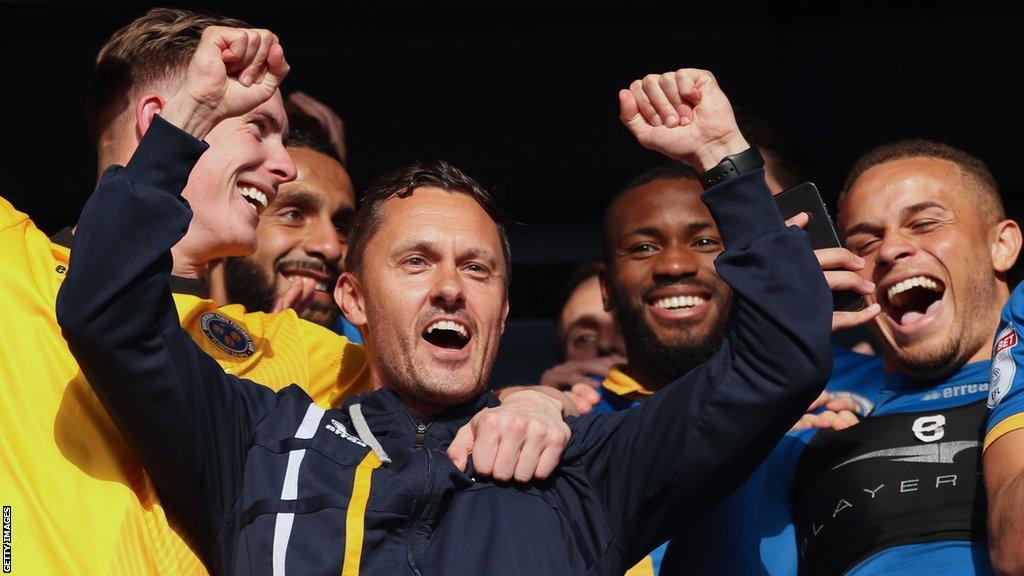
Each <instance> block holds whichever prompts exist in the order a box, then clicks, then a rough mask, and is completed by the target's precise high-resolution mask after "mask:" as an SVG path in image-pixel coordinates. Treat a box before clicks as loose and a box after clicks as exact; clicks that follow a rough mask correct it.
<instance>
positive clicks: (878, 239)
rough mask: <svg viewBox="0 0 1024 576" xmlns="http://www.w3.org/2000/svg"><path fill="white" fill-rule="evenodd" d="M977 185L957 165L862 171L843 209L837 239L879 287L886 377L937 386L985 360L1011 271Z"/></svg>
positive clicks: (908, 162) (906, 162) (895, 164)
mask: <svg viewBox="0 0 1024 576" xmlns="http://www.w3.org/2000/svg"><path fill="white" fill-rule="evenodd" d="M971 185H972V184H970V182H969V180H968V179H967V178H966V177H965V175H964V174H963V173H962V172H961V170H960V168H959V167H958V166H957V165H956V164H954V163H952V162H948V161H945V160H939V159H936V158H905V159H900V160H893V161H889V162H885V163H882V164H878V165H876V166H874V167H872V168H870V169H868V170H866V171H865V172H864V173H863V174H862V175H861V176H860V177H859V178H858V179H857V181H856V182H855V183H854V184H853V186H851V188H850V190H849V192H847V194H846V196H845V198H844V200H843V204H842V207H841V210H840V229H841V230H842V232H843V236H844V238H845V245H846V247H847V248H849V249H850V250H851V251H853V252H854V253H856V254H858V255H860V256H862V257H863V258H864V260H865V261H866V263H867V264H866V266H865V268H864V270H863V271H862V272H861V275H862V276H863V277H865V278H867V279H869V280H871V281H872V282H874V283H875V284H876V285H877V290H876V293H875V295H874V296H869V297H868V298H867V299H868V301H869V302H875V301H877V302H879V303H880V304H881V306H882V313H881V314H880V315H879V316H878V317H877V319H876V328H877V333H878V336H879V340H880V342H881V343H882V344H883V352H884V353H885V356H886V360H887V363H888V365H889V367H890V369H895V370H899V371H901V372H904V373H907V374H909V375H912V376H916V377H922V378H932V377H940V376H943V375H945V374H948V373H949V372H952V371H953V370H956V369H957V368H959V367H960V366H962V365H963V364H964V363H966V362H970V361H976V360H981V359H984V358H987V357H988V355H989V344H990V342H991V340H992V335H993V333H994V331H995V328H996V326H997V324H998V321H999V311H1000V308H1001V307H1002V305H1003V303H1004V302H1005V300H1006V298H1007V297H1008V295H1009V294H1008V289H1007V287H1006V284H1005V281H1004V280H1003V279H1002V273H1003V272H1005V271H1006V269H1007V268H1008V267H1009V265H1006V264H1005V263H1004V260H1005V258H1003V256H1002V254H1001V253H1000V250H1001V248H1000V245H999V243H998V237H999V233H998V223H995V222H987V221H986V219H985V218H984V217H983V215H982V213H981V212H982V211H981V210H979V208H978V205H979V202H978V201H977V192H975V191H973V190H970V189H969V188H968V187H969V186H971ZM1015 257H1016V250H1014V251H1013V258H1015ZM1010 263H1011V264H1012V259H1010Z"/></svg>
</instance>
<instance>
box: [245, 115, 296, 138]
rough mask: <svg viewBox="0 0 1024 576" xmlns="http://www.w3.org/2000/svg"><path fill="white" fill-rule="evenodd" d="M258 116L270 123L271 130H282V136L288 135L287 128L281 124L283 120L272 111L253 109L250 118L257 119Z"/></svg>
mask: <svg viewBox="0 0 1024 576" xmlns="http://www.w3.org/2000/svg"><path fill="white" fill-rule="evenodd" d="M257 118H259V119H261V120H263V121H265V122H266V123H267V124H270V128H271V130H273V131H274V132H280V133H281V137H282V138H284V137H286V136H287V134H286V130H285V129H284V127H282V126H281V121H280V120H278V119H277V117H276V116H274V115H273V114H271V113H270V112H267V111H266V110H253V111H252V112H250V113H249V120H255V119H257Z"/></svg>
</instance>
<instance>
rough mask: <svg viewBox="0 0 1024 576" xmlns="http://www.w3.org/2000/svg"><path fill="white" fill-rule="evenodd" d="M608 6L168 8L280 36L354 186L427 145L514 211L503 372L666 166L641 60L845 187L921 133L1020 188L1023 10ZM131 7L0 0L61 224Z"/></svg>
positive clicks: (33, 145)
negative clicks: (95, 99) (627, 200)
mask: <svg viewBox="0 0 1024 576" xmlns="http://www.w3.org/2000/svg"><path fill="white" fill-rule="evenodd" d="M888 4H890V3H886V4H883V3H876V2H853V1H850V2H831V3H828V4H827V5H825V4H824V3H822V4H821V5H819V4H818V3H807V2H785V1H762V2H739V1H730V0H719V1H717V2H710V1H709V2H702V3H696V2H684V1H676V2H671V3H670V2H655V1H643V0H636V1H633V2H628V3H626V2H609V1H594V0H591V1H584V0H572V1H570V0H563V1H540V0H526V1H516V2H512V1H501V2H487V3H484V2H477V3H470V2H456V1H433V2H429V1H424V2H416V3H410V4H402V3H383V2H380V3H370V2H347V3H331V4H301V5H299V4H298V3H296V2H289V3H284V2H279V3H276V4H263V3H241V2H233V3H228V2H213V3H210V2H205V3H195V2H191V3H188V2H186V3H180V2H179V3H173V4H172V5H175V6H179V7H185V8H193V9H202V10H206V11H212V12H217V13H221V14H225V15H229V16H236V17H240V18H243V19H246V20H248V21H250V22H251V23H253V24H254V25H258V26H262V27H267V28H271V29H272V30H274V31H275V32H276V33H278V35H279V36H280V37H281V39H282V42H283V44H284V46H285V48H286V52H287V55H288V59H289V61H290V62H291V64H292V70H293V72H292V74H291V76H290V77H289V79H288V81H287V84H286V87H285V92H289V91H291V90H295V89H302V90H303V91H305V92H307V93H309V94H311V95H313V96H314V97H316V98H319V99H321V100H323V101H325V102H326V103H328V104H330V105H331V106H333V107H334V108H335V109H336V110H337V111H338V112H339V113H340V114H341V115H342V116H343V117H344V119H345V121H346V126H347V131H348V139H349V146H350V158H349V161H350V165H351V172H352V175H353V178H354V180H355V182H356V185H357V189H359V188H360V187H362V186H364V185H365V184H367V183H368V182H369V181H370V180H371V179H372V178H373V177H375V176H377V175H380V174H382V173H383V172H386V171H388V170H390V169H392V168H396V167H398V166H401V165H403V164H406V163H408V162H411V161H413V160H417V159H432V158H443V159H446V160H449V161H452V162H453V163H455V164H456V165H457V166H459V167H461V168H462V169H463V170H465V171H466V172H468V173H469V174H471V175H473V176H475V177H476V178H478V179H479V180H481V181H482V182H483V183H484V184H485V185H487V186H489V187H490V188H492V189H493V190H495V191H496V192H497V194H498V195H499V197H500V198H501V200H502V201H503V203H504V204H505V205H506V206H507V207H508V209H509V211H510V212H511V214H512V216H513V219H514V222H515V224H514V225H513V227H512V230H511V235H512V247H513V260H514V268H513V289H512V316H513V320H514V321H513V323H512V324H511V326H510V330H509V335H508V338H507V339H508V342H507V345H506V346H505V348H504V352H503V356H502V358H501V359H500V360H499V370H498V372H497V374H496V376H495V380H496V381H498V382H499V383H503V382H509V381H522V380H528V379H531V378H535V377H536V372H537V370H538V367H539V366H543V365H545V364H546V363H548V362H549V361H553V340H552V338H553V337H552V334H551V328H550V323H549V322H547V321H546V320H544V319H546V318H550V317H551V316H553V314H554V310H555V306H556V300H557V298H556V296H557V294H558V292H559V291H560V286H561V284H562V282H563V281H564V278H565V275H566V273H567V271H568V269H569V268H570V267H571V266H572V265H573V264H574V263H577V262H580V261H582V260H585V259H587V258H592V257H595V256H596V255H597V254H598V250H599V230H600V228H599V219H600V213H601V210H602V208H603V205H604V203H605V202H606V201H607V200H608V199H609V198H610V197H611V195H613V194H614V193H615V192H616V191H617V190H618V189H619V188H620V187H621V186H622V185H623V184H624V183H626V182H627V181H628V180H629V179H630V178H631V177H632V176H633V175H635V174H636V173H637V172H639V171H641V170H642V169H644V168H646V167H647V166H649V165H651V164H653V163H654V162H656V161H657V159H656V158H655V157H653V156H652V155H650V154H649V153H647V152H645V151H644V150H642V149H641V148H640V147H639V146H638V145H636V144H635V142H633V141H632V140H631V138H630V137H629V135H628V133H627V132H626V130H625V129H624V128H622V127H621V125H620V124H619V122H618V110H617V99H616V92H617V91H618V89H619V88H621V87H625V86H626V85H627V84H628V83H629V82H630V81H631V80H633V79H635V78H639V77H641V76H643V75H644V74H645V73H648V72H665V71H669V70H673V69H676V68H679V67H683V66H687V67H701V68H707V69H709V70H712V71H713V72H714V73H715V74H716V76H717V77H718V79H719V82H720V84H721V85H722V87H723V88H724V90H725V91H726V93H727V94H728V95H729V96H730V98H731V100H732V101H733V103H734V104H736V105H739V106H742V107H744V108H746V109H747V110H748V111H750V112H753V113H754V114H756V115H759V116H761V117H763V118H764V119H766V120H767V121H769V122H770V123H771V124H773V125H774V126H776V127H777V128H778V129H780V130H781V131H782V132H783V133H784V134H786V135H787V136H789V137H790V138H791V139H792V140H794V141H795V142H796V143H797V144H798V145H799V146H800V147H801V148H802V149H803V150H804V152H805V153H806V154H807V155H808V156H809V157H810V159H811V160H812V161H813V165H814V168H815V172H816V181H817V182H818V184H819V186H820V188H821V189H822V191H823V193H825V194H827V195H829V196H832V195H834V194H835V192H836V190H837V189H838V187H839V186H840V185H841V183H842V179H843V177H844V174H845V171H846V170H847V169H848V167H849V166H850V164H851V163H852V162H853V160H854V159H855V158H856V157H857V156H858V155H859V154H861V153H863V152H865V151H866V150H867V149H869V148H870V147H872V146H875V145H877V144H881V143H884V142H889V141H892V140H895V139H898V138H904V137H927V138H932V139H936V140H940V141H944V142H947V143H950V144H953V145H955V146H957V147H960V148H963V149H965V150H967V151H969V152H971V153H973V154H975V155H977V156H979V157H980V158H982V159H983V160H985V161H986V162H988V164H989V166H990V167H991V169H992V171H993V173H994V174H995V176H996V179H997V180H998V181H999V182H1000V184H1001V186H1002V189H1003V195H1004V198H1005V200H1006V202H1007V205H1008V208H1009V209H1010V212H1011V214H1012V215H1014V216H1018V215H1019V213H1020V211H1021V209H1022V208H1024V204H1022V203H1021V201H1020V200H1018V195H1019V193H1020V191H1021V189H1022V188H1024V176H1022V174H1021V172H1020V170H1019V164H1020V161H1019V158H1020V157H1021V150H1020V146H1019V143H1018V138H1019V136H1020V134H1021V129H1022V128H1024V119H1022V115H1021V112H1020V107H1019V106H1020V102H1021V99H1022V95H1024V91H1022V87H1024V86H1022V84H1024V81H1022V79H1021V73H1022V71H1024V66H1022V64H1021V55H1022V54H1024V50H1022V49H1021V47H1020V43H1021V41H1022V37H1024V18H1022V10H1021V8H1018V7H1013V6H1009V5H1002V4H998V3H991V2H980V3H979V2H974V3H971V4H969V5H967V4H965V3H961V4H953V3H943V2H938V3H936V2H931V3H928V4H924V3H907V4H903V5H901V6H900V7H897V8H894V7H892V6H891V5H888ZM147 7H148V5H144V4H137V3H127V2H100V3H97V2H91V3H89V4H87V5H86V4H77V3H42V2H13V3H12V2H4V3H0V66H2V69H3V74H2V75H0V86H2V89H0V110H2V111H3V113H4V115H3V123H4V125H5V127H6V128H7V138H6V146H5V147H4V149H3V150H4V154H3V157H4V160H5V162H4V167H5V168H6V170H5V176H6V182H5V185H4V188H3V192H2V194H3V195H5V196H6V197H7V198H9V199H10V200H11V201H12V202H13V203H14V204H15V206H16V207H18V208H19V209H21V210H22V211H25V212H27V213H29V214H30V215H31V216H32V217H33V218H34V219H35V220H36V222H37V223H38V224H39V225H40V227H42V228H43V229H44V230H45V231H47V232H55V231H56V230H58V229H60V228H61V227H63V226H65V225H68V224H70V223H72V222H73V221H74V219H75V216H76V215H77V213H78V211H79V210H80V209H81V206H82V204H83V203H84V201H85V199H86V197H87V196H88V194H89V192H90V191H91V189H92V185H93V183H94V179H95V156H94V154H93V152H92V149H91V145H90V142H89V140H88V136H87V134H86V130H85V122H84V114H83V94H84V92H85V89H86V87H87V85H88V82H89V78H90V74H91V66H92V59H93V58H94V56H95V54H96V51H97V50H98V49H99V47H100V46H101V45H102V43H103V41H104V40H105V38H106V37H107V36H108V35H109V34H110V33H111V32H113V31H114V30H115V29H117V28H119V27H120V26H122V25H124V24H126V23H127V22H128V21H130V20H131V19H132V18H134V17H135V16H137V15H139V14H141V13H142V12H144V11H145V10H146V8H147Z"/></svg>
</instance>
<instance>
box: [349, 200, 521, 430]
mask: <svg viewBox="0 0 1024 576" xmlns="http://www.w3.org/2000/svg"><path fill="white" fill-rule="evenodd" d="M502 250H503V249H502V241H501V238H500V236H499V233H498V228H497V226H496V225H495V223H494V221H493V220H491V218H490V216H488V214H487V212H485V211H484V209H483V208H482V207H481V206H480V205H479V204H478V203H477V202H476V200H474V199H473V198H472V197H470V196H468V195H465V194H461V193H454V192H447V191H445V190H442V189H440V188H433V187H421V188H416V189H415V191H414V192H413V193H412V194H411V195H409V196H406V197H398V196H395V197H392V198H391V199H389V200H387V201H385V202H384V203H383V205H382V218H381V222H380V224H379V227H378V228H377V230H376V232H375V233H374V234H373V236H372V237H370V239H369V240H368V241H367V242H366V245H365V251H364V253H363V254H362V265H361V271H359V272H357V274H356V275H353V274H352V273H349V272H346V273H345V274H343V275H342V277H341V280H340V281H339V283H338V289H337V291H336V296H337V298H338V299H339V301H341V303H342V308H343V310H344V311H345V315H346V316H347V317H348V318H349V319H350V320H351V321H352V322H353V323H354V324H356V325H357V326H364V327H365V331H364V334H365V335H366V351H367V355H368V357H369V359H370V366H371V373H372V376H373V381H374V384H375V386H376V387H391V388H392V389H394V390H395V391H396V392H397V393H398V394H399V396H400V397H401V398H402V401H403V403H404V404H405V405H406V407H407V408H409V410H410V411H411V412H413V413H414V414H417V415H419V416H425V417H429V416H430V415H432V414H433V413H435V412H437V411H438V410H440V409H442V408H443V407H444V406H450V405H453V404H457V403H459V402H463V401H466V400H468V399H470V398H472V397H473V396H476V395H477V394H480V393H481V392H483V391H484V390H485V389H486V387H487V378H488V376H489V374H490V370H491V366H492V365H493V363H494V358H495V356H496V354H497V351H498V342H499V340H500V338H501V333H502V331H503V330H504V323H505V317H506V315H507V314H508V293H507V290H506V284H505V278H506V275H507V273H508V271H507V270H506V262H505V259H504V256H503V251H502Z"/></svg>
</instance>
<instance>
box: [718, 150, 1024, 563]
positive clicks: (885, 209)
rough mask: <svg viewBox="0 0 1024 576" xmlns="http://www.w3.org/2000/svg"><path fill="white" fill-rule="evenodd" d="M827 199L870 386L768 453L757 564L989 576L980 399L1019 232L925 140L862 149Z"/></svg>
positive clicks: (965, 169) (985, 189)
mask: <svg viewBox="0 0 1024 576" xmlns="http://www.w3.org/2000/svg"><path fill="white" fill-rule="evenodd" d="M839 206H840V209H839V221H838V222H839V231H840V234H841V236H842V238H843V242H844V244H845V245H846V247H847V248H849V249H850V250H852V251H853V252H854V253H856V254H858V255H859V256H861V257H862V258H863V259H864V261H865V266H864V268H863V269H862V270H861V271H860V272H859V273H860V274H861V276H863V277H864V278H865V279H866V280H870V281H871V282H873V283H874V284H875V285H876V289H875V290H874V291H873V293H872V294H870V295H868V296H867V299H868V301H869V302H874V303H876V304H878V305H880V307H881V314H879V316H878V317H877V318H876V320H875V322H874V326H873V328H874V332H875V334H876V337H877V340H878V342H879V345H880V347H881V349H882V356H883V360H884V364H885V369H886V373H885V375H884V377H882V376H876V377H880V378H884V386H883V388H882V391H881V393H880V395H879V401H878V403H877V404H876V406H875V408H874V410H873V411H872V412H871V414H869V415H868V416H867V417H866V418H863V419H862V420H861V421H860V423H858V424H857V425H855V426H852V427H849V428H846V429H844V430H825V431H813V430H807V431H801V432H797V433H795V434H791V435H788V436H787V437H786V438H784V439H783V441H782V442H781V443H780V444H779V446H778V447H777V448H776V449H775V451H774V452H773V453H772V456H771V457H770V458H769V460H768V469H767V473H766V484H765V488H764V503H763V507H762V516H763V517H762V518H761V520H760V524H761V526H762V532H763V535H762V537H763V540H762V543H761V560H762V563H763V565H764V568H765V569H766V570H767V571H768V573H770V574H793V573H796V572H797V571H798V570H799V572H800V573H801V574H835V573H856V574H891V573H894V572H897V571H898V572H899V573H901V574H905V575H908V576H913V575H917V574H922V575H923V574H934V573H935V571H936V570H940V571H943V572H947V573H951V574H991V573H993V568H992V564H991V563H990V561H989V554H988V546H987V542H986V533H985V514H986V510H985V498H984V486H983V485H982V483H981V475H980V469H981V456H982V454H981V453H982V437H983V435H984V430H985V421H986V406H985V404H986V403H985V400H986V397H988V396H989V368H990V358H991V356H992V348H990V341H991V338H992V334H993V332H994V327H995V326H997V325H998V318H999V310H1000V308H1001V307H1002V306H1003V304H1004V303H1005V302H1006V300H1007V298H1008V296H1009V286H1008V283H1007V274H1008V271H1009V270H1010V268H1011V266H1012V265H1013V263H1014V262H1015V260H1016V258H1017V255H1018V253H1019V251H1020V246H1021V234H1020V230H1019V228H1018V226H1017V224H1016V223H1015V222H1013V221H1012V220H1007V219H1006V218H1005V215H1004V213H1003V209H1002V203H1001V201H1000V198H999V192H998V189H997V188H996V185H995V181H994V179H993V178H992V177H991V174H990V173H989V172H988V169H987V168H985V166H984V164H983V163H981V162H980V161H979V160H977V159H976V158H974V157H972V156H970V155H969V154H966V153H965V152H962V151H960V150H957V149H955V148H952V147H950V146H946V145H943V144H937V143H934V142H928V141H920V140H909V141H902V142H897V143H895V144H890V145H886V146H882V147H879V148H877V149H875V150H873V151H871V152H868V153H867V154H865V155H864V156H863V157H862V158H861V159H860V160H858V161H857V163H856V164H855V165H854V167H853V168H852V170H851V172H850V175H849V177H848V178H847V181H846V185H845V186H844V190H843V193H842V195H841V197H840V200H839ZM986 458H988V453H986ZM986 464H987V462H986ZM985 472H986V475H987V474H988V473H989V470H988V468H987V467H986V469H985ZM990 489H991V486H990ZM740 519H742V521H744V522H751V521H752V520H753V515H752V514H751V511H750V510H746V511H745V514H744V515H743V516H742V517H738V518H737V520H740ZM739 545H740V546H745V545H746V544H744V543H739ZM997 557H998V555H997Z"/></svg>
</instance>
